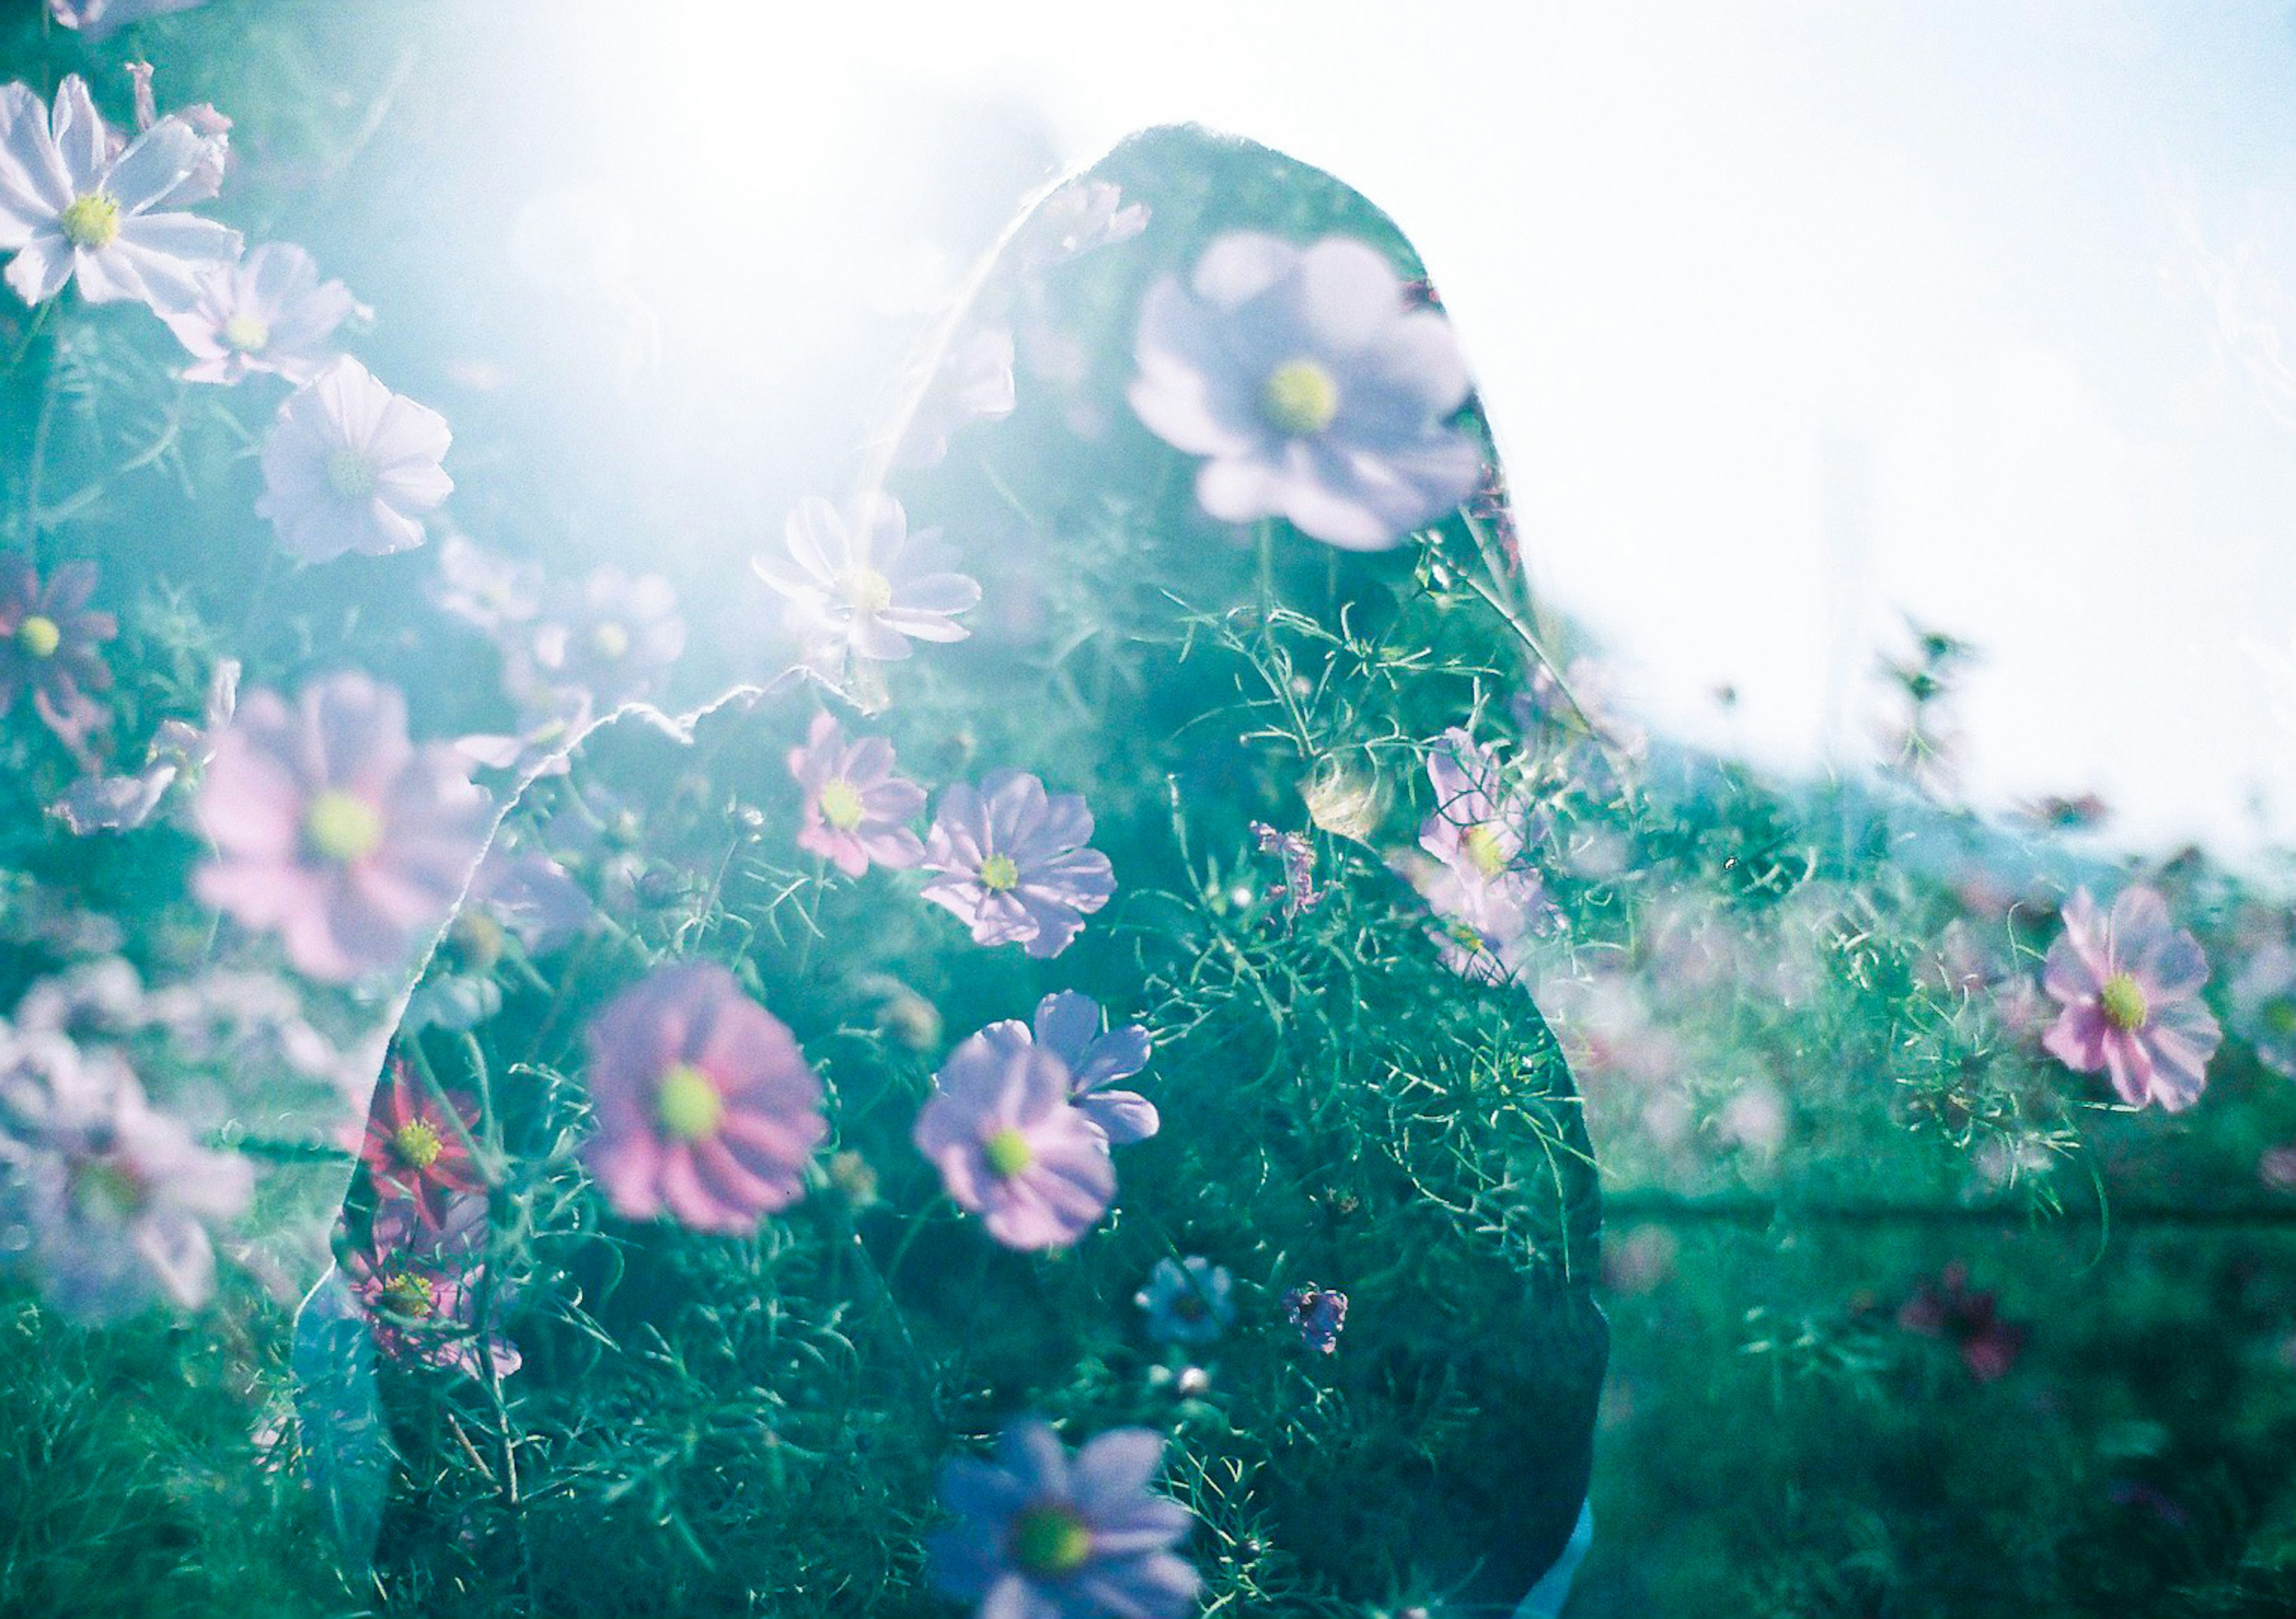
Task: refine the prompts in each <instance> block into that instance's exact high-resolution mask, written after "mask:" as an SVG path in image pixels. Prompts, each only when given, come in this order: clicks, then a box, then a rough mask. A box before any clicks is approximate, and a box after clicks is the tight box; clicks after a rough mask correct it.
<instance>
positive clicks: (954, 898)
mask: <svg viewBox="0 0 2296 1619" xmlns="http://www.w3.org/2000/svg"><path fill="white" fill-rule="evenodd" d="M1091 837H1092V812H1091V811H1090V810H1088V809H1087V808H1086V807H1085V802H1084V799H1083V798H1082V797H1079V796H1078V795H1077V794H1075V793H1053V794H1047V793H1046V791H1045V784H1044V782H1043V781H1039V780H1038V779H1037V777H1035V776H1032V775H1029V774H1026V773H1023V772H1021V771H1017V770H1001V771H997V772H996V773H994V774H992V775H990V776H988V778H986V779H985V780H984V781H982V782H981V783H980V787H979V788H978V789H976V788H973V787H972V786H971V785H969V784H967V783H964V782H959V783H958V784H957V785H956V786H955V787H952V788H950V789H948V790H947V792H945V793H943V794H942V795H941V798H940V805H939V809H937V810H936V811H935V812H934V814H933V823H932V827H931V830H930V831H929V832H927V834H926V836H925V854H924V862H923V864H924V869H925V870H926V871H932V872H936V873H938V874H939V875H937V876H936V877H935V878H934V879H933V880H932V881H931V882H930V883H928V884H926V885H925V887H924V896H925V897H926V898H927V899H929V900H931V901H932V902H933V903H934V904H939V905H945V906H947V908H948V909H949V910H950V911H952V912H955V914H956V915H957V916H958V917H959V918H960V919H961V920H964V922H965V923H966V924H968V925H969V926H970V927H971V928H972V942H973V943H974V944H1020V945H1021V947H1022V948H1023V949H1025V950H1026V951H1027V952H1028V953H1029V954H1030V955H1032V956H1037V957H1040V958H1041V957H1046V956H1056V955H1058V954H1060V953H1061V952H1062V951H1063V950H1065V949H1067V948H1068V945H1069V941H1070V939H1073V938H1074V937H1076V935H1077V930H1078V928H1082V927H1083V926H1084V919H1085V918H1086V916H1087V915H1088V914H1090V913H1091V912H1095V911H1097V910H1099V909H1100V908H1101V907H1102V906H1103V905H1105V904H1107V903H1108V900H1109V896H1110V895H1112V894H1114V893H1115V892H1116V875H1115V872H1114V871H1112V870H1111V868H1110V866H1109V863H1108V856H1107V855H1105V854H1102V853H1101V852H1100V851H1099V850H1097V849H1090V848H1087V847H1085V844H1086V842H1087V840H1088V839H1089V838H1091Z"/></svg>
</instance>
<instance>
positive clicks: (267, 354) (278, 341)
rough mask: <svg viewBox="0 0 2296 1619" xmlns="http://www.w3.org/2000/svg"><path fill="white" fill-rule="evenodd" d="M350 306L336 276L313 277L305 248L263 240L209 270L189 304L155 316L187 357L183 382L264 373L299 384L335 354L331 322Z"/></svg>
mask: <svg viewBox="0 0 2296 1619" xmlns="http://www.w3.org/2000/svg"><path fill="white" fill-rule="evenodd" d="M357 307H358V300H357V299H356V298H353V297H351V294H350V289H349V288H348V287H346V286H344V285H343V283H342V282H339V281H330V282H322V281H321V280H320V279H319V267H318V266H317V265H316V264H314V263H312V261H311V256H310V255H309V254H308V253H306V252H305V251H304V250H303V249H300V248H299V247H296V246H294V245H293V244H292V243H290V242H283V241H267V242H265V243H264V244H263V245H262V246H261V247H258V248H256V249H253V250H252V251H250V253H249V254H248V256H247V257H246V258H242V259H241V260H240V261H239V262H238V263H237V264H235V265H225V266H218V267H217V268H216V269H214V270H212V271H210V272H209V274H208V275H207V277H206V279H205V280H204V281H202V282H201V284H200V294H199V297H198V298H196V299H195V300H194V301H193V304H192V306H191V307H190V308H188V309H184V310H180V311H177V312H175V313H172V314H169V315H165V316H163V317H162V318H164V319H165V320H166V321H167V323H168V330H169V331H173V332H174V333H175V334H176V341H178V342H180V343H181V344H183V346H184V349H185V351H186V352H188V353H189V354H190V355H191V356H192V359H193V364H190V365H187V366H185V367H184V372H183V376H184V381H186V382H225V383H228V382H236V381H238V380H241V379H242V378H243V377H246V376H248V375H250V374H251V373H252V372H259V371H267V372H271V373H273V374H274V375H275V376H281V377H284V378H286V379H287V380H289V381H290V382H293V383H296V384H298V385H300V384H302V383H305V382H308V381H309V380H311V379H312V378H314V377H316V376H317V375H318V374H319V372H320V371H321V369H322V368H324V366H325V365H326V364H327V363H328V362H329V361H330V360H332V359H333V358H334V357H335V355H336V352H337V351H336V348H335V346H334V343H333V341H332V339H333V338H334V334H335V328H336V327H338V326H340V325H341V324H342V323H343V322H344V321H345V320H347V319H348V317H349V315H350V313H351V311H352V310H354V309H356V308H357Z"/></svg>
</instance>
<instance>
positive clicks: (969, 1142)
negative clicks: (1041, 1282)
mask: <svg viewBox="0 0 2296 1619" xmlns="http://www.w3.org/2000/svg"><path fill="white" fill-rule="evenodd" d="M1069 1083H1070V1081H1069V1071H1068V1067H1067V1066H1066V1065H1065V1064H1063V1063H1062V1061H1061V1060H1060V1059H1058V1058H1056V1057H1054V1055H1053V1054H1052V1053H1051V1052H1049V1051H1040V1050H1038V1049H1037V1048H1036V1047H1034V1046H1028V1045H1022V1046H1019V1047H1017V1048H1014V1047H1009V1046H1002V1045H999V1044H996V1043H991V1042H989V1041H986V1040H983V1039H981V1038H980V1036H979V1035H977V1034H976V1035H974V1036H973V1037H972V1039H970V1040H967V1041H964V1042H963V1043H960V1044H959V1045H958V1046H957V1048H956V1050H955V1051H952V1052H950V1053H949V1058H948V1060H947V1062H946V1063H944V1064H942V1065H941V1069H940V1072H939V1073H938V1074H936V1075H933V1093H932V1097H931V1100H928V1101H927V1102H926V1103H925V1105H924V1108H923V1110H922V1112H920V1113H919V1114H918V1115H917V1122H916V1128H915V1130H914V1132H913V1139H914V1141H915V1142H916V1147H917V1150H918V1151H919V1152H921V1153H922V1154H923V1155H924V1156H925V1157H927V1158H930V1159H931V1161H932V1164H933V1166H934V1167H935V1168H937V1169H939V1171H940V1176H941V1183H942V1184H943V1185H944V1186H945V1187H947V1190H948V1195H949V1196H950V1197H951V1198H955V1201H956V1202H957V1204H958V1206H961V1207H964V1208H967V1209H970V1210H972V1212H973V1213H974V1214H979V1215H980V1216H981V1218H982V1220H983V1222H985V1223H986V1224H987V1225H988V1234H989V1235H990V1236H992V1237H994V1238H995V1239H996V1240H997V1241H999V1242H1001V1243H1003V1244H1004V1245H1005V1247H1008V1248H1023V1249H1034V1248H1064V1247H1068V1246H1070V1244H1071V1243H1073V1242H1075V1241H1076V1240H1077V1239H1078V1238H1079V1237H1082V1236H1083V1235H1084V1234H1085V1233H1086V1232H1087V1231H1090V1230H1091V1229H1092V1228H1093V1226H1094V1225H1095V1223H1096V1222H1098V1221H1099V1219H1100V1217H1101V1215H1102V1214H1105V1213H1106V1212H1107V1211H1108V1203H1109V1199H1110V1198H1113V1197H1114V1196H1115V1195H1116V1169H1115V1166H1114V1165H1112V1164H1111V1163H1110V1162H1109V1157H1108V1136H1107V1134H1106V1133H1105V1132H1103V1130H1102V1129H1101V1127H1100V1126H1099V1125H1098V1124H1095V1123H1094V1122H1093V1121H1092V1120H1091V1118H1090V1117H1088V1116H1087V1115H1086V1114H1085V1112H1084V1110H1083V1109H1082V1108H1078V1107H1076V1106H1075V1105H1074V1104H1073V1103H1072V1102H1071V1101H1070V1095H1069Z"/></svg>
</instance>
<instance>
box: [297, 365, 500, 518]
mask: <svg viewBox="0 0 2296 1619" xmlns="http://www.w3.org/2000/svg"><path fill="white" fill-rule="evenodd" d="M452 437H453V435H452V434H451V433H449V432H448V431H447V419H446V418H445V417H443V416H441V415H439V413H438V412H436V411H434V410H432V409H430V407H429V406H428V405H417V404H415V403H414V400H412V399H409V398H407V397H405V396H404V395H400V394H394V393H392V392H391V391H390V390H389V388H385V387H384V386H383V385H382V384H381V383H380V382H378V381H376V380H374V377H373V374H372V373H371V372H368V370H367V368H366V367H365V366H364V365H362V364H359V363H358V362H357V360H354V359H352V358H350V357H349V356H348V355H346V356H343V357H342V358H340V359H338V360H336V361H335V362H334V363H333V364H330V365H329V366H327V368H326V369H325V370H324V371H322V372H320V373H319V374H318V376H317V377H316V379H315V380H313V381H312V382H311V383H310V384H309V386H307V387H306V388H302V389H300V390H299V391H298V392H296V393H294V394H291V395H290V396H289V397H288V398H287V399H286V401H285V402H284V403H283V404H282V405H280V407H279V416H278V420H277V421H275V423H274V424H273V426H272V429H271V437H270V438H269V439H268V440H267V441H266V443H265V445H264V446H263V494H262V495H261V496H260V497H259V498H258V500H257V501H256V503H255V511H256V515H258V517H266V518H269V519H271V522H272V526H273V527H275V528H276V529H277V530H278V531H279V543H280V544H283V545H284V546H285V547H286V548H287V549H288V550H289V551H291V552H294V553H295V555H296V556H298V557H299V558H300V559H301V560H304V561H306V562H324V561H326V560H329V559H330V558H333V557H339V556H340V555H342V554H343V552H347V551H356V552H363V553H364V554H365V555H367V556H381V555H383V554H385V553H387V552H393V551H405V550H406V549H408V548H409V547H410V546H415V545H420V544H422V518H423V517H424V516H425V515H427V514H428V513H430V512H432V511H437V510H438V509H439V506H440V505H441V504H443V503H445V501H446V499H447V495H450V494H451V493H453V491H454V487H455V480H454V479H452V478H448V477H447V473H446V470H444V469H443V468H442V467H441V466H440V465H439V462H440V461H441V460H443V459H444V458H445V456H446V454H447V445H448V443H449V442H450V441H451V439H452Z"/></svg>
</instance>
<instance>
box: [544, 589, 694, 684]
mask: <svg viewBox="0 0 2296 1619" xmlns="http://www.w3.org/2000/svg"><path fill="white" fill-rule="evenodd" d="M684 652H685V619H683V618H681V617H678V616H677V592H676V590H674V589H673V588H671V586H670V583H669V581H668V579H665V578H663V577H662V576H660V574H639V575H637V576H635V577H633V576H631V575H629V574H627V573H625V572H623V571H622V569H620V568H616V567H613V566H612V565H611V564H609V565H608V566H606V567H603V568H593V569H592V570H591V571H590V573H589V575H588V576H586V577H585V578H584V579H583V580H582V582H581V583H580V584H579V585H571V586H570V587H568V588H566V589H564V590H562V591H560V592H559V593H558V595H557V600H556V601H555V602H554V603H553V606H552V609H551V611H550V614H549V616H548V617H547V618H546V619H545V621H544V622H543V624H542V625H541V626H540V627H539V628H538V629H537V630H536V632H535V635H534V655H535V658H536V660H537V662H539V663H540V664H541V665H542V666H543V668H544V669H545V671H547V673H548V677H549V679H550V680H551V681H552V682H553V683H557V684H560V685H564V686H572V687H577V688H578V689H580V690H582V691H587V692H589V693H590V694H591V695H592V696H594V698H595V699H597V700H598V702H599V703H600V704H601V705H602V706H603V707H613V706H614V705H615V704H617V703H621V702H625V701H627V700H628V699H632V698H636V697H643V696H644V695H645V694H646V693H647V692H649V691H652V690H653V688H654V686H655V685H656V684H657V683H659V682H660V678H661V676H662V675H663V673H664V672H665V671H666V670H668V667H669V666H670V665H672V664H674V663H676V661H677V659H678V658H679V657H680V655H681V654H683V653H684Z"/></svg>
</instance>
